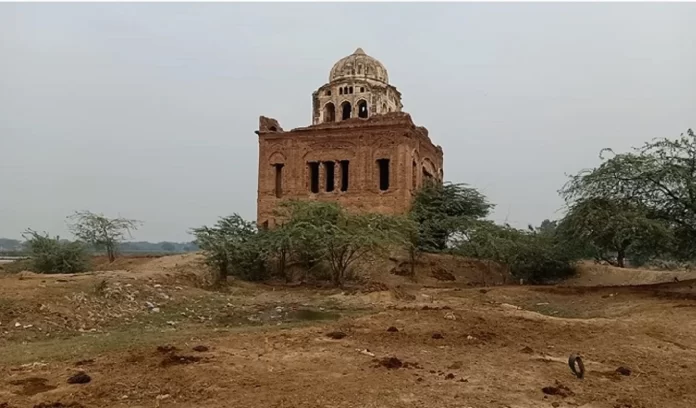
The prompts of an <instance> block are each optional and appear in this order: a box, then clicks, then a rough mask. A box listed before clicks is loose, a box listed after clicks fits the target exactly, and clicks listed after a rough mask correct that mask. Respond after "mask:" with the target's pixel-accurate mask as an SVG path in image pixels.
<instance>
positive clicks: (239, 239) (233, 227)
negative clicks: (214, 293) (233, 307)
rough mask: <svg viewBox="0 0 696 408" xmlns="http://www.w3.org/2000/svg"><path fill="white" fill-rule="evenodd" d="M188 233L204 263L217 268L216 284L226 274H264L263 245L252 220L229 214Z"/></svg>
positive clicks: (261, 276)
mask: <svg viewBox="0 0 696 408" xmlns="http://www.w3.org/2000/svg"><path fill="white" fill-rule="evenodd" d="M192 233H193V235H194V236H195V237H196V241H195V243H196V245H198V247H199V248H200V249H201V250H202V251H203V254H204V256H205V259H206V263H207V264H208V265H210V266H211V267H213V268H214V269H216V270H217V272H218V274H217V283H218V284H221V283H225V282H227V276H228V275H232V276H237V277H239V278H241V279H247V280H261V279H264V278H265V277H266V268H265V260H266V256H267V248H265V246H264V242H263V240H262V239H261V238H262V237H261V234H259V231H258V229H257V228H256V224H255V223H254V222H251V221H246V220H244V219H243V218H242V217H241V216H240V215H239V214H233V215H231V216H227V217H222V218H220V219H219V220H218V221H217V223H216V224H215V225H214V226H212V227H208V226H202V227H199V228H194V229H192Z"/></svg>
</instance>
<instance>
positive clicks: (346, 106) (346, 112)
mask: <svg viewBox="0 0 696 408" xmlns="http://www.w3.org/2000/svg"><path fill="white" fill-rule="evenodd" d="M341 111H342V112H343V120H346V119H350V116H351V114H352V113H353V107H352V106H350V102H343V105H341Z"/></svg>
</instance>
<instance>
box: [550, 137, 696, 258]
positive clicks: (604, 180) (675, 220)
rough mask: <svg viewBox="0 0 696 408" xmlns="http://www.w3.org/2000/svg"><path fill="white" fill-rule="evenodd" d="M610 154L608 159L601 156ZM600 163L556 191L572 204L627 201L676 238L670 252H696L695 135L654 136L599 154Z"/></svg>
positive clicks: (685, 254) (683, 255) (690, 254)
mask: <svg viewBox="0 0 696 408" xmlns="http://www.w3.org/2000/svg"><path fill="white" fill-rule="evenodd" d="M605 153H609V154H611V155H612V156H611V157H608V158H607V157H604V154H605ZM600 158H601V159H602V161H603V162H602V164H601V165H600V166H598V167H597V168H594V169H590V170H584V171H581V172H579V173H578V174H576V175H574V176H572V177H571V178H570V180H569V181H568V183H567V184H566V185H565V186H564V187H563V188H562V189H561V191H560V193H561V195H562V196H563V197H564V198H565V200H566V202H567V203H568V204H569V205H570V206H572V205H573V204H574V203H576V202H578V201H584V200H588V199H595V198H602V199H607V200H619V201H624V202H631V203H633V204H635V205H638V206H640V207H641V208H644V209H645V210H646V211H647V212H648V218H651V219H660V220H663V221H664V222H665V223H666V224H667V225H668V226H669V227H670V228H671V229H673V232H674V236H675V244H676V245H675V247H674V248H673V251H672V252H673V253H674V254H675V255H676V256H678V257H681V258H693V257H694V256H696V135H694V132H693V130H691V129H689V130H688V131H687V132H686V134H682V135H681V136H680V137H679V138H677V139H667V138H661V139H655V140H653V141H651V142H648V143H645V144H644V145H643V146H641V147H638V148H634V149H633V150H632V151H631V152H628V153H620V154H616V153H614V151H613V150H611V149H604V150H602V151H601V152H600Z"/></svg>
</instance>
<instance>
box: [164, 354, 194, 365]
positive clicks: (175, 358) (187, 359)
mask: <svg viewBox="0 0 696 408" xmlns="http://www.w3.org/2000/svg"><path fill="white" fill-rule="evenodd" d="M201 360H202V359H201V357H196V356H180V355H177V354H174V353H172V354H169V355H167V356H166V357H165V358H163V359H162V362H161V363H160V365H161V366H162V367H169V366H173V365H182V364H192V363H197V362H199V361H201Z"/></svg>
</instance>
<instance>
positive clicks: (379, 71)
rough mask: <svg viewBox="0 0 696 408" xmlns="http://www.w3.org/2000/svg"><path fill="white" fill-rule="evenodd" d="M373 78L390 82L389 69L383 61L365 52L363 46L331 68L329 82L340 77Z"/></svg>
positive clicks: (386, 82)
mask: <svg viewBox="0 0 696 408" xmlns="http://www.w3.org/2000/svg"><path fill="white" fill-rule="evenodd" d="M356 78H362V79H372V80H375V81H379V82H384V83H385V84H388V83H389V75H388V74H387V69H386V68H384V65H382V63H381V62H379V61H377V60H376V59H374V58H372V57H370V56H369V55H367V54H365V51H363V50H362V48H358V49H357V50H355V52H354V53H352V54H351V55H349V56H347V57H345V58H341V59H340V60H338V62H337V63H335V64H334V66H333V68H331V73H330V74H329V82H333V81H337V80H340V79H356Z"/></svg>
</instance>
